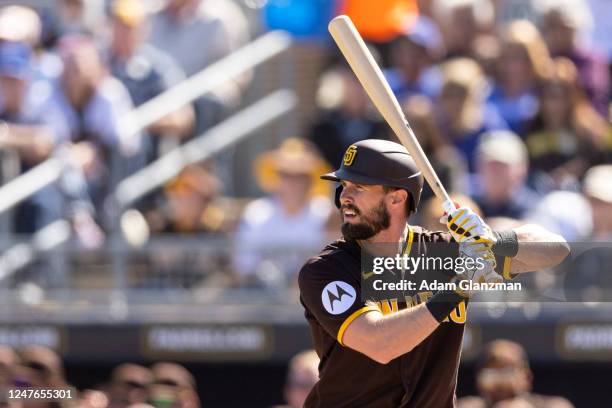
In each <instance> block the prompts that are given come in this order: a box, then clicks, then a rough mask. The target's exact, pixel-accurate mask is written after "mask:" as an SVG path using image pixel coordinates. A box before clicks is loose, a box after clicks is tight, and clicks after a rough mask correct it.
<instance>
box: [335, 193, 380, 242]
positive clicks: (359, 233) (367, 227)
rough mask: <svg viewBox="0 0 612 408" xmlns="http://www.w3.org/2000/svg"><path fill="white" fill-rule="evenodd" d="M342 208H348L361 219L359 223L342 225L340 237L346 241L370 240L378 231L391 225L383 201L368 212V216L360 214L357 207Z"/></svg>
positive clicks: (348, 205) (347, 206)
mask: <svg viewBox="0 0 612 408" xmlns="http://www.w3.org/2000/svg"><path fill="white" fill-rule="evenodd" d="M342 208H349V209H351V210H353V211H355V214H357V215H359V216H360V217H361V222H359V223H352V224H351V223H349V222H343V223H342V236H343V237H344V239H345V240H347V241H349V240H354V239H368V238H372V237H373V236H374V235H376V234H378V233H379V232H380V231H382V230H385V229H387V228H389V225H390V223H391V221H390V215H389V211H387V207H385V203H384V202H383V200H380V202H379V203H378V205H377V206H376V207H374V208H373V209H372V210H371V211H369V213H368V214H362V213H361V211H360V210H359V209H358V208H357V207H355V206H353V205H350V204H347V205H345V206H342Z"/></svg>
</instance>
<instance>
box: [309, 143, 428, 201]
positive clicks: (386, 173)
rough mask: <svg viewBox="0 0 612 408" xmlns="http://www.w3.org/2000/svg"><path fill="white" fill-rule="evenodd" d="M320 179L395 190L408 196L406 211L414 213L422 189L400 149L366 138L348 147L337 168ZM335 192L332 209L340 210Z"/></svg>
mask: <svg viewBox="0 0 612 408" xmlns="http://www.w3.org/2000/svg"><path fill="white" fill-rule="evenodd" d="M321 178H322V179H324V180H332V181H342V180H346V181H351V182H353V183H359V184H379V185H383V186H387V187H396V188H400V189H403V190H406V191H408V193H410V197H411V199H410V202H409V204H408V209H409V210H410V211H411V212H414V211H416V209H417V206H418V205H419V199H420V198H421V191H422V190H423V176H422V175H421V172H420V171H419V169H418V168H417V165H416V163H415V162H414V160H413V159H412V156H410V153H408V150H406V148H405V147H404V146H402V145H401V144H398V143H394V142H390V141H388V140H379V139H367V140H362V141H360V142H357V143H355V144H353V145H350V146H349V147H348V149H346V152H345V153H344V157H343V159H342V164H341V165H340V168H339V169H337V170H335V171H333V172H331V173H327V174H324V175H322V176H321ZM341 191H342V187H341V186H340V187H338V189H337V190H336V206H338V207H340V192H341Z"/></svg>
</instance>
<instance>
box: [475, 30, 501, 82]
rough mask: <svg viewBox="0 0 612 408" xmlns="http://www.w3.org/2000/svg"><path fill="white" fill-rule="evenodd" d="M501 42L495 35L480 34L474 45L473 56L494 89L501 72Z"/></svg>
mask: <svg viewBox="0 0 612 408" xmlns="http://www.w3.org/2000/svg"><path fill="white" fill-rule="evenodd" d="M501 48H502V46H501V40H500V38H499V36H497V35H493V34H479V35H478V36H477V37H476V38H475V39H474V42H473V43H472V56H473V58H474V60H475V61H476V62H478V65H480V68H482V71H483V73H484V75H485V76H486V78H487V82H488V83H489V85H488V86H489V87H491V88H492V87H493V81H494V80H496V79H497V78H498V77H499V75H498V70H499V64H498V62H499V58H500V56H501V51H502V50H501Z"/></svg>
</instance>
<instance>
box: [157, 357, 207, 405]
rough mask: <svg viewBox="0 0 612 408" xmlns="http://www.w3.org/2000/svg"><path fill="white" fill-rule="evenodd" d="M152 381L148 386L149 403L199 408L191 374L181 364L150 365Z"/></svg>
mask: <svg viewBox="0 0 612 408" xmlns="http://www.w3.org/2000/svg"><path fill="white" fill-rule="evenodd" d="M151 372H152V373H153V383H152V384H151V385H150V387H149V400H148V402H149V404H151V405H152V406H153V407H155V408H166V407H169V406H170V407H176V408H199V407H200V399H199V397H198V394H197V392H196V381H195V378H194V377H193V375H192V374H191V373H190V372H189V371H188V370H187V369H186V368H185V367H183V366H182V365H179V364H174V363H163V362H162V363H156V364H154V365H153V366H152V367H151Z"/></svg>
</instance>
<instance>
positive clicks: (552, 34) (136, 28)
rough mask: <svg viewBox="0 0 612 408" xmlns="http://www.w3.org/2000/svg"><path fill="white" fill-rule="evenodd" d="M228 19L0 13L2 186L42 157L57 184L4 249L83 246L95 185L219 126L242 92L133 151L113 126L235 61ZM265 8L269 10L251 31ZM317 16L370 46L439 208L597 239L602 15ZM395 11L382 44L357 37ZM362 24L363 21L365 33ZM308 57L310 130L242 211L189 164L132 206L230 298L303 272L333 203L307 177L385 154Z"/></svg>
mask: <svg viewBox="0 0 612 408" xmlns="http://www.w3.org/2000/svg"><path fill="white" fill-rule="evenodd" d="M243 3H244V4H243ZM247 3H249V2H238V1H231V0H165V1H160V2H152V1H145V0H113V1H110V0H109V1H99V2H94V1H92V2H89V1H82V0H57V10H56V12H55V13H54V14H52V15H49V13H47V12H43V11H41V10H37V9H36V10H35V9H31V8H28V7H24V6H19V5H12V6H5V7H3V8H2V9H0V151H1V152H2V154H3V156H2V158H3V160H5V159H6V156H8V155H9V154H11V155H13V157H17V162H18V173H24V172H27V171H28V170H30V169H32V168H34V167H35V166H36V165H38V164H39V163H41V162H43V161H44V160H46V159H48V158H50V157H56V158H60V159H61V160H63V161H65V162H66V163H67V164H68V167H69V171H66V172H65V174H64V176H63V177H62V180H61V182H60V183H56V184H54V185H51V186H48V187H46V188H44V189H42V190H40V191H38V192H37V193H36V194H34V195H33V196H31V197H29V198H28V199H27V200H25V201H24V202H22V203H21V204H20V205H19V206H18V207H17V208H16V211H15V214H14V215H15V217H14V220H15V222H14V225H13V226H12V231H11V232H13V233H33V232H35V231H38V230H39V229H40V228H41V227H43V226H44V225H47V224H48V223H49V222H50V221H52V220H54V219H58V218H60V217H61V218H66V219H69V220H70V221H71V222H72V225H73V227H74V231H75V233H76V237H77V239H78V242H79V243H80V244H81V245H83V246H84V247H88V248H92V247H93V248H95V247H99V246H100V245H102V243H103V242H104V240H105V236H106V234H107V233H108V232H109V225H112V222H110V223H109V220H108V219H107V218H108V208H109V207H112V205H109V202H108V197H109V194H110V193H111V192H112V189H113V186H115V185H116V183H117V182H118V181H119V180H121V179H122V178H125V177H126V176H127V175H129V174H133V173H134V172H136V171H138V170H139V169H141V168H143V167H144V166H146V165H147V164H150V163H151V162H152V161H154V160H155V159H157V158H159V157H160V156H162V155H163V154H164V153H166V152H168V151H169V149H171V148H173V147H176V146H178V145H180V144H181V143H184V142H185V141H188V140H191V139H193V138H194V137H197V136H198V135H200V134H201V133H202V132H203V131H205V130H206V129H208V128H210V127H211V126H213V125H214V124H216V123H218V122H219V121H221V120H222V119H223V118H224V117H225V116H226V115H227V114H228V113H231V112H232V111H234V110H235V109H237V107H238V106H239V103H240V99H241V95H242V94H243V93H244V91H245V89H247V87H249V80H250V78H246V77H243V78H240V79H237V80H235V81H231V82H230V83H229V84H225V85H224V86H223V87H220V88H219V89H217V90H216V91H215V92H213V93H211V94H208V95H205V96H203V97H201V98H199V99H197V100H196V101H195V102H194V103H191V104H189V105H186V106H177V107H176V109H175V110H174V111H173V112H171V113H169V114H168V115H166V116H164V117H163V118H161V119H159V120H157V121H155V122H154V123H152V124H150V125H149V126H147V127H146V128H145V129H141V130H140V131H139V132H126V131H125V123H123V118H124V117H125V115H126V113H127V112H129V111H130V110H132V109H133V108H134V107H138V106H140V105H142V104H143V103H146V102H147V101H149V100H151V99H152V98H155V97H156V96H157V95H160V94H161V93H163V92H164V91H166V90H168V89H170V88H171V87H172V86H174V85H176V84H178V83H180V82H181V81H182V80H184V79H185V78H187V77H189V76H191V75H193V74H196V73H198V72H199V71H200V70H202V69H203V68H205V67H207V66H209V65H210V64H211V63H214V62H215V61H218V60H219V59H221V58H223V57H224V56H227V55H229V54H230V53H232V51H234V50H236V49H238V48H239V47H240V46H242V45H244V44H246V43H248V41H249V38H250V36H251V35H252V33H253V32H255V31H256V30H255V27H254V26H253V22H252V21H249V19H247V18H246V16H245V13H244V10H243V9H244V6H245V4H247ZM250 3H252V2H250ZM277 3H278V2H276V1H270V2H268V6H267V7H268V14H267V15H268V19H271V17H270V16H271V15H272V14H271V13H272V11H273V10H274V7H277V8H278V7H281V6H280V5H279V3H278V4H277ZM285 3H287V4H285V6H286V7H290V5H291V4H293V3H296V4H297V3H300V2H298V1H295V0H294V2H291V1H288V2H285ZM325 3H326V4H327V3H330V4H332V3H333V4H332V5H333V7H334V9H335V10H336V11H338V12H339V11H343V12H346V13H348V14H349V15H351V16H352V17H353V19H354V21H355V22H356V24H357V25H358V27H359V29H360V31H362V32H363V34H364V36H365V37H366V39H367V40H369V41H370V45H371V48H372V50H373V52H374V53H375V56H376V58H377V59H378V60H379V63H380V65H381V66H382V67H384V73H385V75H386V77H387V78H388V80H389V83H390V85H391V88H392V89H393V91H394V92H395V94H396V95H397V97H398V99H399V101H400V104H401V106H402V108H403V109H404V112H405V114H406V117H407V119H408V120H409V122H410V124H411V126H412V128H413V129H414V131H415V133H416V135H417V137H418V138H419V140H420V142H421V144H422V146H423V149H424V150H425V152H426V153H427V154H428V157H429V158H430V160H431V161H432V163H433V165H434V167H435V169H436V171H437V172H438V174H439V175H440V177H441V179H442V182H443V184H444V185H445V186H447V189H448V190H450V191H451V192H452V193H454V194H456V195H457V194H462V195H464V197H462V198H461V199H464V200H470V201H469V202H470V203H472V205H473V206H474V207H475V208H477V209H478V211H480V212H481V213H482V214H483V216H484V217H485V218H487V219H488V220H490V222H491V224H492V225H494V226H498V227H502V226H503V227H507V226H512V225H516V223H518V222H523V221H532V222H537V223H540V224H543V225H544V226H546V227H547V228H549V229H551V230H552V231H554V232H558V233H560V234H562V235H563V236H564V237H565V238H566V239H567V240H568V241H576V240H605V239H609V238H610V237H611V236H612V221H611V219H610V217H609V216H608V214H609V213H610V211H612V183H610V180H611V179H612V127H611V124H610V119H611V116H612V108H611V106H612V105H611V104H610V97H611V88H610V71H611V69H610V68H611V66H612V65H611V58H612V52H611V51H610V38H612V36H610V35H609V33H608V32H607V31H606V30H608V28H607V27H608V26H609V24H606V21H607V22H608V23H609V20H606V16H608V15H609V13H610V10H609V5H606V4H605V3H606V1H598V0H537V1H536V0H534V1H523V0H418V1H417V0H401V1H400V0H397V1H391V0H390V1H386V2H381V3H380V4H378V3H377V5H376V7H374V8H372V7H371V3H369V2H367V1H358V0H352V1H351V0H345V1H331V0H330V1H328V2H325ZM283 4H284V3H283ZM400 9H401V11H402V12H403V13H405V15H404V17H405V18H403V19H402V22H401V25H400V26H397V24H395V26H394V27H393V29H389V27H382V28H381V27H376V26H375V25H376V24H379V23H380V25H384V24H385V22H386V21H387V17H385V16H387V15H391V14H393V15H397V14H398V10H400ZM270 10H272V11H270ZM287 10H289V9H287ZM373 12H376V13H377V15H378V14H380V18H379V19H371V18H370V19H367V18H364V16H367V15H369V16H370V17H371V16H372V14H371V13H373ZM385 13H386V14H385ZM606 13H607V14H606ZM288 16H289V14H288ZM302 41H306V42H307V40H302ZM300 44H301V45H303V42H302V43H300ZM298 46H299V45H298ZM317 46H318V47H320V48H322V50H323V51H322V52H323V54H324V55H325V58H326V60H327V61H328V63H327V64H325V65H324V67H323V68H321V69H320V72H317V73H316V75H315V77H316V78H317V81H318V83H316V84H314V85H315V86H313V93H315V90H314V88H316V98H315V99H316V104H317V107H316V108H317V110H316V114H315V115H314V116H313V117H311V118H306V123H303V124H300V126H301V128H302V132H301V133H302V134H294V135H281V137H280V138H279V140H281V142H280V143H279V145H278V146H276V147H275V148H274V149H273V150H270V151H266V152H264V153H262V154H260V155H259V156H258V157H253V171H252V174H249V175H248V177H253V179H255V180H256V181H257V184H258V188H259V191H260V192H261V197H260V198H257V199H254V200H250V199H242V198H238V197H230V196H228V195H227V194H226V192H225V191H224V184H223V182H222V181H221V179H222V176H221V175H220V174H219V172H218V171H217V169H216V167H215V164H214V163H212V162H206V163H193V164H191V165H189V166H187V167H186V168H184V169H183V170H182V172H181V173H180V174H179V176H178V177H176V178H175V179H174V180H172V181H171V182H170V183H168V184H167V185H165V186H164V187H163V188H162V189H160V190H159V191H157V192H155V193H154V194H152V195H150V196H147V197H145V198H144V199H143V200H142V202H140V203H138V204H137V209H138V211H139V212H140V213H141V215H142V217H141V219H142V220H144V229H146V230H147V231H148V232H150V233H151V234H153V235H158V236H159V235H160V234H162V233H172V234H180V235H182V236H196V235H198V236H199V235H201V234H203V235H206V236H216V237H229V238H230V239H231V240H232V242H233V245H232V248H231V250H230V251H231V252H232V256H231V260H229V261H228V263H229V265H226V266H227V270H230V271H232V273H231V274H230V275H231V277H229V278H228V279H226V280H224V282H225V283H228V284H230V285H246V286H265V287H279V286H286V285H292V284H294V283H295V273H296V272H297V270H298V269H299V265H300V264H301V263H302V262H303V260H304V259H306V258H307V257H308V256H309V255H311V254H312V253H315V252H317V251H318V250H319V249H320V248H321V247H322V245H323V244H324V243H325V242H326V241H327V240H329V239H330V237H335V236H337V235H338V232H339V229H338V225H339V219H338V214H337V211H335V209H334V205H333V189H331V188H330V186H326V185H325V184H322V183H321V182H320V181H319V180H318V175H320V174H322V173H323V172H325V170H326V169H329V168H333V167H336V166H337V165H338V164H339V162H340V160H341V158H342V155H343V153H344V151H345V149H346V148H347V147H348V146H349V145H351V144H352V143H354V142H356V141H358V140H362V139H365V138H383V139H391V140H394V139H395V136H394V135H393V134H392V133H391V131H390V129H389V127H388V126H387V125H386V123H385V122H384V121H383V120H382V119H381V117H380V115H378V114H377V112H375V109H374V108H373V106H372V105H371V103H370V101H369V99H368V97H367V95H366V94H365V92H364V90H363V88H362V87H361V85H360V84H359V83H358V82H357V80H356V78H355V77H354V75H353V73H352V72H351V71H350V69H349V68H348V66H347V65H346V63H345V62H344V59H343V58H342V57H341V56H340V55H339V53H338V51H337V50H336V48H335V46H334V45H333V44H331V42H330V41H329V38H328V41H327V42H324V44H321V43H317ZM296 86H297V84H296ZM7 168H8V167H7V166H3V167H2V172H3V173H5V172H6V171H8V170H7ZM3 177H4V180H5V181H6V180H8V179H10V176H9V175H7V174H3ZM239 177H242V175H239ZM427 199H429V201H428V200H427ZM423 203H424V204H423V206H422V208H421V209H420V210H419V211H418V212H417V214H416V217H417V219H415V220H413V222H414V223H421V224H423V225H424V226H426V227H428V228H432V229H439V228H440V226H439V225H438V223H437V218H438V217H439V215H440V212H441V208H440V205H439V203H437V202H436V201H435V199H434V198H433V197H432V194H431V192H430V191H428V190H427V189H426V191H425V192H424V201H423ZM128 221H129V220H128ZM127 224H130V223H129V222H127ZM122 227H125V228H127V229H128V230H130V225H127V226H126V225H123V224H122ZM158 255H159V256H160V257H163V254H161V253H160V254H158ZM166 258H167V257H166ZM160 262H161V263H163V262H162V261H160ZM170 263H172V262H170ZM158 265H159V263H158Z"/></svg>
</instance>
